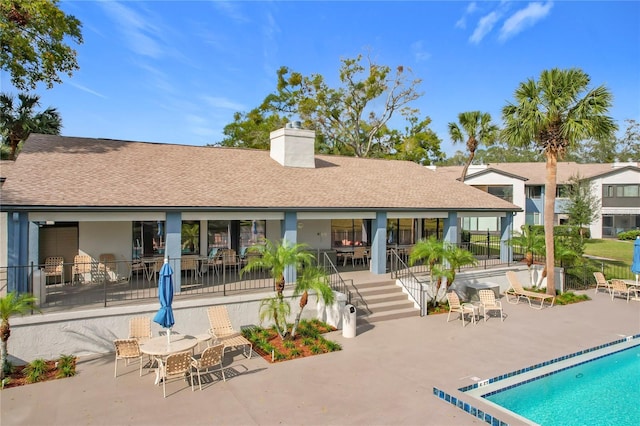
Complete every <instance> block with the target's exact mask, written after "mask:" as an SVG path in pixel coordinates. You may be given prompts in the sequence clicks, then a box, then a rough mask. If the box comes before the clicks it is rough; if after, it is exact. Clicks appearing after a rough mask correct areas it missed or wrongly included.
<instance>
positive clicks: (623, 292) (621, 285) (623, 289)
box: [611, 279, 638, 303]
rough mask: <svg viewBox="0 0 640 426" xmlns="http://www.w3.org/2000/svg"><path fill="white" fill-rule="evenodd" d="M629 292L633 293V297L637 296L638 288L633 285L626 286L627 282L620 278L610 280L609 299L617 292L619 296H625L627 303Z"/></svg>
mask: <svg viewBox="0 0 640 426" xmlns="http://www.w3.org/2000/svg"><path fill="white" fill-rule="evenodd" d="M631 293H633V294H634V297H638V289H637V288H636V287H635V286H628V285H627V283H625V282H624V281H622V280H616V279H613V280H611V300H613V299H614V297H615V296H616V294H618V295H619V296H622V297H624V298H626V299H627V303H629V298H630V297H631Z"/></svg>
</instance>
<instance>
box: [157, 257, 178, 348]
mask: <svg viewBox="0 0 640 426" xmlns="http://www.w3.org/2000/svg"><path fill="white" fill-rule="evenodd" d="M158 298H159V299H160V309H159V310H158V313H157V314H156V316H155V317H153V321H154V322H157V323H158V324H160V325H161V326H162V327H164V328H166V329H167V342H170V341H171V327H173V324H175V320H174V319H173V309H172V308H171V303H172V302H173V269H171V265H169V259H166V258H165V259H164V265H162V268H161V269H160V275H159V278H158Z"/></svg>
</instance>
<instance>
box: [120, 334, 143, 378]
mask: <svg viewBox="0 0 640 426" xmlns="http://www.w3.org/2000/svg"><path fill="white" fill-rule="evenodd" d="M113 344H114V346H115V348H116V365H115V369H114V372H113V377H118V360H119V359H124V360H125V365H129V361H131V360H132V359H136V358H137V359H138V362H140V376H142V356H143V354H142V352H140V345H139V344H138V341H137V340H136V339H116V340H114V341H113Z"/></svg>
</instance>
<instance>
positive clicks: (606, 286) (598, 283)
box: [593, 272, 611, 294]
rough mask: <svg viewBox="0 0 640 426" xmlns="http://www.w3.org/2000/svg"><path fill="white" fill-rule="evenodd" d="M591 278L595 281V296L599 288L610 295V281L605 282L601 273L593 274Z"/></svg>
mask: <svg viewBox="0 0 640 426" xmlns="http://www.w3.org/2000/svg"><path fill="white" fill-rule="evenodd" d="M593 276H594V278H595V279H596V294H598V289H599V288H604V289H605V290H607V291H608V292H609V294H611V281H609V280H607V279H606V278H605V277H604V274H603V273H602V272H594V273H593Z"/></svg>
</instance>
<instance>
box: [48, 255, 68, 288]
mask: <svg viewBox="0 0 640 426" xmlns="http://www.w3.org/2000/svg"><path fill="white" fill-rule="evenodd" d="M44 276H45V279H47V278H49V277H60V283H64V257H62V256H49V257H47V258H46V259H45V260H44Z"/></svg>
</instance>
